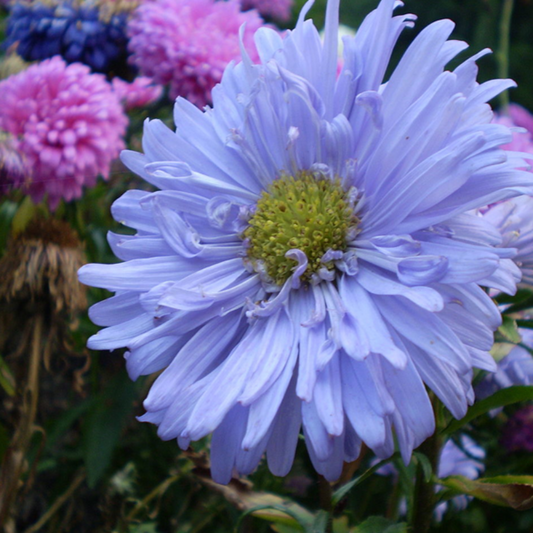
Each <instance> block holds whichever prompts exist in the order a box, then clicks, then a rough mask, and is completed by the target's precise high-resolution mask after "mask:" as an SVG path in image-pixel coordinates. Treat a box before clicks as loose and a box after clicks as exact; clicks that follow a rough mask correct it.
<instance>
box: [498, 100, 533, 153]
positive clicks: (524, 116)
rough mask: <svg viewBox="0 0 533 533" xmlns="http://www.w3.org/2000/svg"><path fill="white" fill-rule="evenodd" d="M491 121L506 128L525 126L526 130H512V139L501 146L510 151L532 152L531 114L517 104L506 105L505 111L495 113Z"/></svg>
mask: <svg viewBox="0 0 533 533" xmlns="http://www.w3.org/2000/svg"><path fill="white" fill-rule="evenodd" d="M493 122H494V123H496V124H502V125H503V126H507V127H508V128H525V129H526V130H527V131H523V132H519V131H513V140H512V141H511V142H510V143H507V144H504V145H502V147H501V148H503V149H504V150H509V151H512V152H527V153H529V154H533V116H532V115H531V114H530V113H529V112H528V111H527V110H526V109H524V108H523V107H521V106H519V105H517V104H511V105H509V106H508V108H507V110H506V112H505V113H501V114H495V115H494V119H493Z"/></svg>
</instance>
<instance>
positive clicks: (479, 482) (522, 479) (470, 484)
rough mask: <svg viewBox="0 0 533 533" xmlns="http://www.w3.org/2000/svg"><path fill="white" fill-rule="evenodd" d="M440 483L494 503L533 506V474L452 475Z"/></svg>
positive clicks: (519, 508)
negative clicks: (484, 476)
mask: <svg viewBox="0 0 533 533" xmlns="http://www.w3.org/2000/svg"><path fill="white" fill-rule="evenodd" d="M438 483H439V485H444V486H445V487H447V488H449V489H452V490H454V491H456V492H458V493H460V494H468V495H469V496H473V497H474V498H478V499H479V500H483V501H485V502H488V503H492V504H494V505H501V506H503V507H512V508H513V509H515V510H517V511H526V510H527V509H531V508H532V507H533V476H498V477H492V478H481V479H476V480H472V479H468V478H466V477H463V476H450V477H447V478H445V479H440V480H439V481H438Z"/></svg>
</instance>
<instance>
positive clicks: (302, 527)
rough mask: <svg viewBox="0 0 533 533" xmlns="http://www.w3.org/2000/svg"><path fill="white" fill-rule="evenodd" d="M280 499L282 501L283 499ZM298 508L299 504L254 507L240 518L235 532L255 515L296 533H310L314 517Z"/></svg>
mask: <svg viewBox="0 0 533 533" xmlns="http://www.w3.org/2000/svg"><path fill="white" fill-rule="evenodd" d="M277 498H279V497H277ZM279 499H280V500H281V498H279ZM297 507H299V506H298V505H297V504H293V505H291V507H288V506H286V505H278V504H267V505H259V506H257V507H252V508H251V509H247V510H246V511H245V512H244V513H242V515H241V516H240V517H239V520H238V522H237V525H236V527H235V531H239V528H240V525H241V522H242V520H243V518H244V517H245V516H248V515H253V516H255V517H257V518H261V519H262V520H267V521H268V522H273V523H275V524H280V525H283V526H289V527H290V528H292V529H294V530H295V531H308V530H309V529H310V528H311V526H312V525H313V522H312V515H311V513H309V511H307V510H305V509H304V511H305V513H300V512H299V510H297V509H296V508H297ZM302 509H303V508H302ZM309 515H311V516H309Z"/></svg>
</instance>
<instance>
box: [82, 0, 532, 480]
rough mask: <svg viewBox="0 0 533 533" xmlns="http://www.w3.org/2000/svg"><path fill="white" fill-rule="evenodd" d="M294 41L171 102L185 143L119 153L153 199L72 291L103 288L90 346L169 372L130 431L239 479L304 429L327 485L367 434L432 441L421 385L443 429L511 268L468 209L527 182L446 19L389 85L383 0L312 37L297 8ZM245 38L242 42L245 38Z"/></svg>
mask: <svg viewBox="0 0 533 533" xmlns="http://www.w3.org/2000/svg"><path fill="white" fill-rule="evenodd" d="M311 5H312V3H311V2H308V3H307V4H306V5H305V7H304V9H303V10H302V13H301V14H300V17H299V19H298V23H297V25H296V28H295V29H294V31H292V32H289V33H288V34H287V35H286V37H285V38H284V39H282V38H281V37H280V35H279V34H278V33H277V32H275V31H273V30H271V29H268V28H262V29H260V30H259V31H258V32H257V33H256V35H255V41H256V46H257V50H258V52H259V56H260V63H259V64H254V63H253V62H252V60H251V59H250V58H249V56H248V55H247V54H246V52H244V50H243V61H242V62H241V63H238V64H234V63H231V64H230V65H229V66H228V67H227V68H226V70H225V72H224V75H223V78H222V81H221V83H220V85H218V86H216V87H215V88H214V90H213V107H212V108H206V109H205V110H203V111H202V110H200V109H198V108H197V107H195V106H194V105H193V104H191V103H190V102H188V101H186V100H185V99H182V98H178V100H177V101H176V105H175V110H174V118H175V122H176V125H177V128H176V131H171V130H169V129H168V128H167V127H166V126H165V125H164V124H163V123H162V122H161V121H158V120H153V121H147V122H146V124H145V129H144V138H143V149H144V152H145V153H144V154H138V153H134V152H125V153H124V154H123V161H124V162H125V164H126V165H127V166H128V167H129V168H131V169H132V170H133V171H135V172H136V173H138V174H139V175H140V176H142V177H143V178H144V179H146V180H147V181H148V182H150V183H151V184H153V185H155V186H156V187H158V188H159V189H160V190H159V191H157V192H154V193H149V192H146V191H135V190H132V191H128V192H127V193H126V194H125V195H124V196H122V198H120V199H119V200H117V201H116V202H115V204H114V205H113V208H112V212H113V215H114V217H115V218H116V220H119V221H121V222H122V223H123V224H125V225H127V226H130V227H132V228H134V229H136V230H137V235H135V236H128V235H117V234H114V233H111V234H110V235H109V242H110V244H111V247H112V248H113V250H114V252H115V254H116V255H117V256H118V257H119V258H120V259H122V260H123V261H124V262H123V263H121V264H113V265H96V264H93V265H87V266H85V267H83V268H82V269H81V270H80V279H81V281H82V282H83V283H86V284H88V285H93V286H97V287H105V288H106V289H109V290H110V291H113V292H115V293H116V294H115V296H113V297H112V298H110V299H108V300H106V301H104V302H101V303H98V304H96V305H95V306H93V307H92V309H91V311H90V316H91V318H92V320H93V321H94V322H95V323H96V324H98V325H101V326H106V329H104V330H102V331H101V332H99V333H98V334H96V335H95V336H94V337H92V338H91V339H90V340H89V346H90V347H91V348H93V349H98V350H106V349H109V350H112V349H115V348H120V347H127V348H128V352H127V354H126V360H127V368H128V371H129V373H130V376H131V377H132V379H136V378H137V377H138V376H140V375H143V374H150V373H153V372H158V371H163V372H162V373H161V374H160V375H159V377H158V378H157V379H156V381H155V382H154V384H153V385H152V388H151V390H150V393H149V395H148V397H147V398H146V400H145V402H144V407H145V409H146V411H147V412H146V414H145V415H143V416H142V417H141V420H143V421H148V422H152V423H154V424H157V425H158V426H159V435H160V436H161V438H163V439H174V438H177V439H178V442H179V445H180V446H181V447H182V448H187V446H188V445H189V442H190V441H193V440H197V439H200V438H202V437H205V436H206V435H209V434H210V433H213V437H212V442H211V450H212V451H211V464H212V474H213V478H214V479H215V480H216V481H218V482H222V483H227V482H228V481H229V480H230V478H231V476H232V473H235V472H236V473H239V474H248V473H250V472H251V471H253V470H254V469H255V467H256V466H257V464H258V462H259V460H260V458H261V457H262V455H263V454H264V453H265V452H266V456H267V461H268V465H269V467H270V469H271V471H272V472H273V473H274V474H277V475H285V474H287V473H288V472H289V470H290V468H291V465H292V462H293V458H294V453H295V448H296V444H297V441H298V436H299V433H300V430H303V433H304V435H305V442H306V446H307V449H308V451H309V454H310V457H311V460H312V462H313V464H314V466H315V468H316V470H317V471H318V472H320V473H321V474H323V475H324V476H325V477H326V478H327V479H329V480H334V479H337V478H338V476H339V475H340V473H341V470H342V466H343V461H352V460H354V459H355V458H356V457H357V456H358V454H359V449H360V445H361V442H365V443H366V444H367V445H368V446H369V447H370V448H371V449H372V450H374V452H375V453H376V454H377V456H378V457H381V458H383V457H388V456H390V455H391V454H392V453H393V451H394V447H395V438H394V436H393V431H394V433H395V435H396V441H397V443H398V446H399V448H400V450H401V453H402V456H403V458H404V460H405V461H408V460H409V458H410V455H411V452H412V450H413V449H414V448H415V447H416V446H418V445H419V444H420V443H421V442H422V441H423V440H425V439H426V438H427V437H428V436H430V435H431V434H432V433H433V431H434V429H435V421H434V415H433V410H432V405H431V402H430V399H429V396H428V392H427V390H426V385H427V386H428V387H429V388H430V389H432V390H433V391H434V392H435V394H436V395H437V396H438V397H439V398H440V399H441V400H442V401H443V402H444V404H445V405H446V406H447V407H448V408H449V409H450V411H451V413H452V414H453V415H454V416H455V417H462V416H463V415H464V414H465V413H466V410H467V406H468V404H469V403H472V402H473V400H474V392H473V390H472V386H471V378H472V369H473V367H478V368H483V369H487V370H494V368H495V364H494V361H493V359H492V357H491V356H490V355H489V354H488V350H490V348H491V347H492V342H493V334H492V332H493V330H494V329H495V328H497V327H498V325H499V324H500V319H501V317H500V313H499V311H498V309H497V308H496V306H495V305H494V304H493V302H492V300H491V299H490V298H489V296H488V295H487V294H486V292H485V291H484V290H483V289H482V288H481V287H480V286H481V285H483V286H489V287H495V288H497V289H499V290H505V291H509V292H513V291H514V290H515V282H516V280H517V279H518V277H519V271H518V269H517V267H516V266H515V265H514V263H513V262H512V260H511V257H512V255H513V253H514V251H513V250H509V249H506V248H502V247H498V246H497V245H498V244H500V242H501V237H500V235H499V233H498V232H497V231H496V230H495V229H494V228H493V227H492V226H491V225H490V224H488V223H487V222H486V221H484V220H483V218H481V217H477V216H475V215H473V214H471V213H470V211H471V210H472V209H476V208H479V207H481V206H484V205H488V204H491V203H494V202H497V201H501V200H505V199H508V198H510V197H513V196H516V195H518V194H527V193H529V192H531V191H532V176H531V174H530V173H529V172H524V171H520V170H516V168H517V167H520V166H524V164H523V162H521V160H520V158H519V156H518V155H517V154H514V153H510V152H504V151H503V150H500V149H499V145H501V144H504V143H506V142H509V140H510V139H511V134H510V132H509V130H508V128H506V127H504V126H500V125H497V124H491V119H492V115H493V114H492V111H491V109H490V107H489V105H488V104H487V103H486V102H487V101H489V100H490V99H491V98H493V97H494V96H495V95H496V94H498V93H499V92H500V91H502V90H504V89H506V88H508V87H510V86H512V85H514V84H513V82H512V81H509V80H498V81H490V82H487V83H484V84H481V85H480V84H478V83H477V82H476V75H477V67H476V64H475V61H476V60H477V59H478V58H479V57H481V56H483V55H484V54H486V53H487V51H484V52H481V53H480V54H477V55H476V56H474V57H472V58H470V59H468V60H466V61H465V62H464V63H462V64H461V65H460V66H459V67H457V68H456V69H455V70H454V71H453V72H448V71H445V70H444V67H445V65H446V64H447V63H448V62H449V61H450V60H451V59H452V58H453V57H454V56H455V55H456V54H458V53H459V52H460V51H462V50H464V49H465V48H466V46H467V45H466V44H465V43H463V42H458V41H453V40H452V41H448V37H449V35H450V33H451V32H452V30H453V27H454V25H453V23H452V22H451V21H449V20H443V21H439V22H436V23H434V24H432V25H430V26H429V27H427V28H426V29H425V30H423V31H422V32H421V33H420V35H419V36H418V37H417V38H416V39H415V40H414V42H413V43H412V45H411V46H410V47H409V49H408V50H407V52H406V54H405V55H404V57H403V59H401V61H400V62H399V64H398V66H397V67H396V69H395V70H394V72H393V73H392V75H391V77H390V78H389V80H388V81H387V83H384V80H383V77H384V74H385V72H386V69H387V65H388V62H389V59H390V56H391V53H392V50H393V48H394V45H395V42H396V40H397V38H398V37H399V35H400V33H401V32H402V30H403V29H404V28H405V27H410V26H412V21H413V20H414V18H415V17H414V16H413V15H398V16H394V15H393V10H394V8H395V7H397V6H399V5H401V3H399V2H397V1H395V0H382V1H381V2H380V3H379V6H378V7H377V9H376V10H375V11H373V12H372V13H371V14H370V15H368V17H367V18H366V19H365V21H364V22H363V24H362V25H361V27H360V28H359V31H358V32H357V35H356V36H355V37H353V38H348V39H346V40H345V47H344V61H343V68H342V71H341V73H340V75H339V76H337V30H338V8H339V0H330V1H329V3H328V7H327V13H326V32H325V38H324V41H322V40H321V39H320V37H319V34H318V31H317V29H316V28H315V26H314V25H313V23H312V21H305V15H306V14H307V12H308V10H309V9H310V7H311ZM243 48H244V47H243Z"/></svg>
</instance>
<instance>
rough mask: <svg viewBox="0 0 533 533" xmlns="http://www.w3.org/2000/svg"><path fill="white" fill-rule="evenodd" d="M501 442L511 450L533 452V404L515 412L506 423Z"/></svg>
mask: <svg viewBox="0 0 533 533" xmlns="http://www.w3.org/2000/svg"><path fill="white" fill-rule="evenodd" d="M501 443H502V445H503V446H504V447H505V449H506V450H507V451H509V452H528V453H532V452H533V405H525V406H524V407H522V408H520V409H519V410H518V411H516V412H515V413H513V414H512V415H511V417H510V418H509V420H507V423H506V424H505V426H504V428H503V431H502V437H501Z"/></svg>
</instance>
